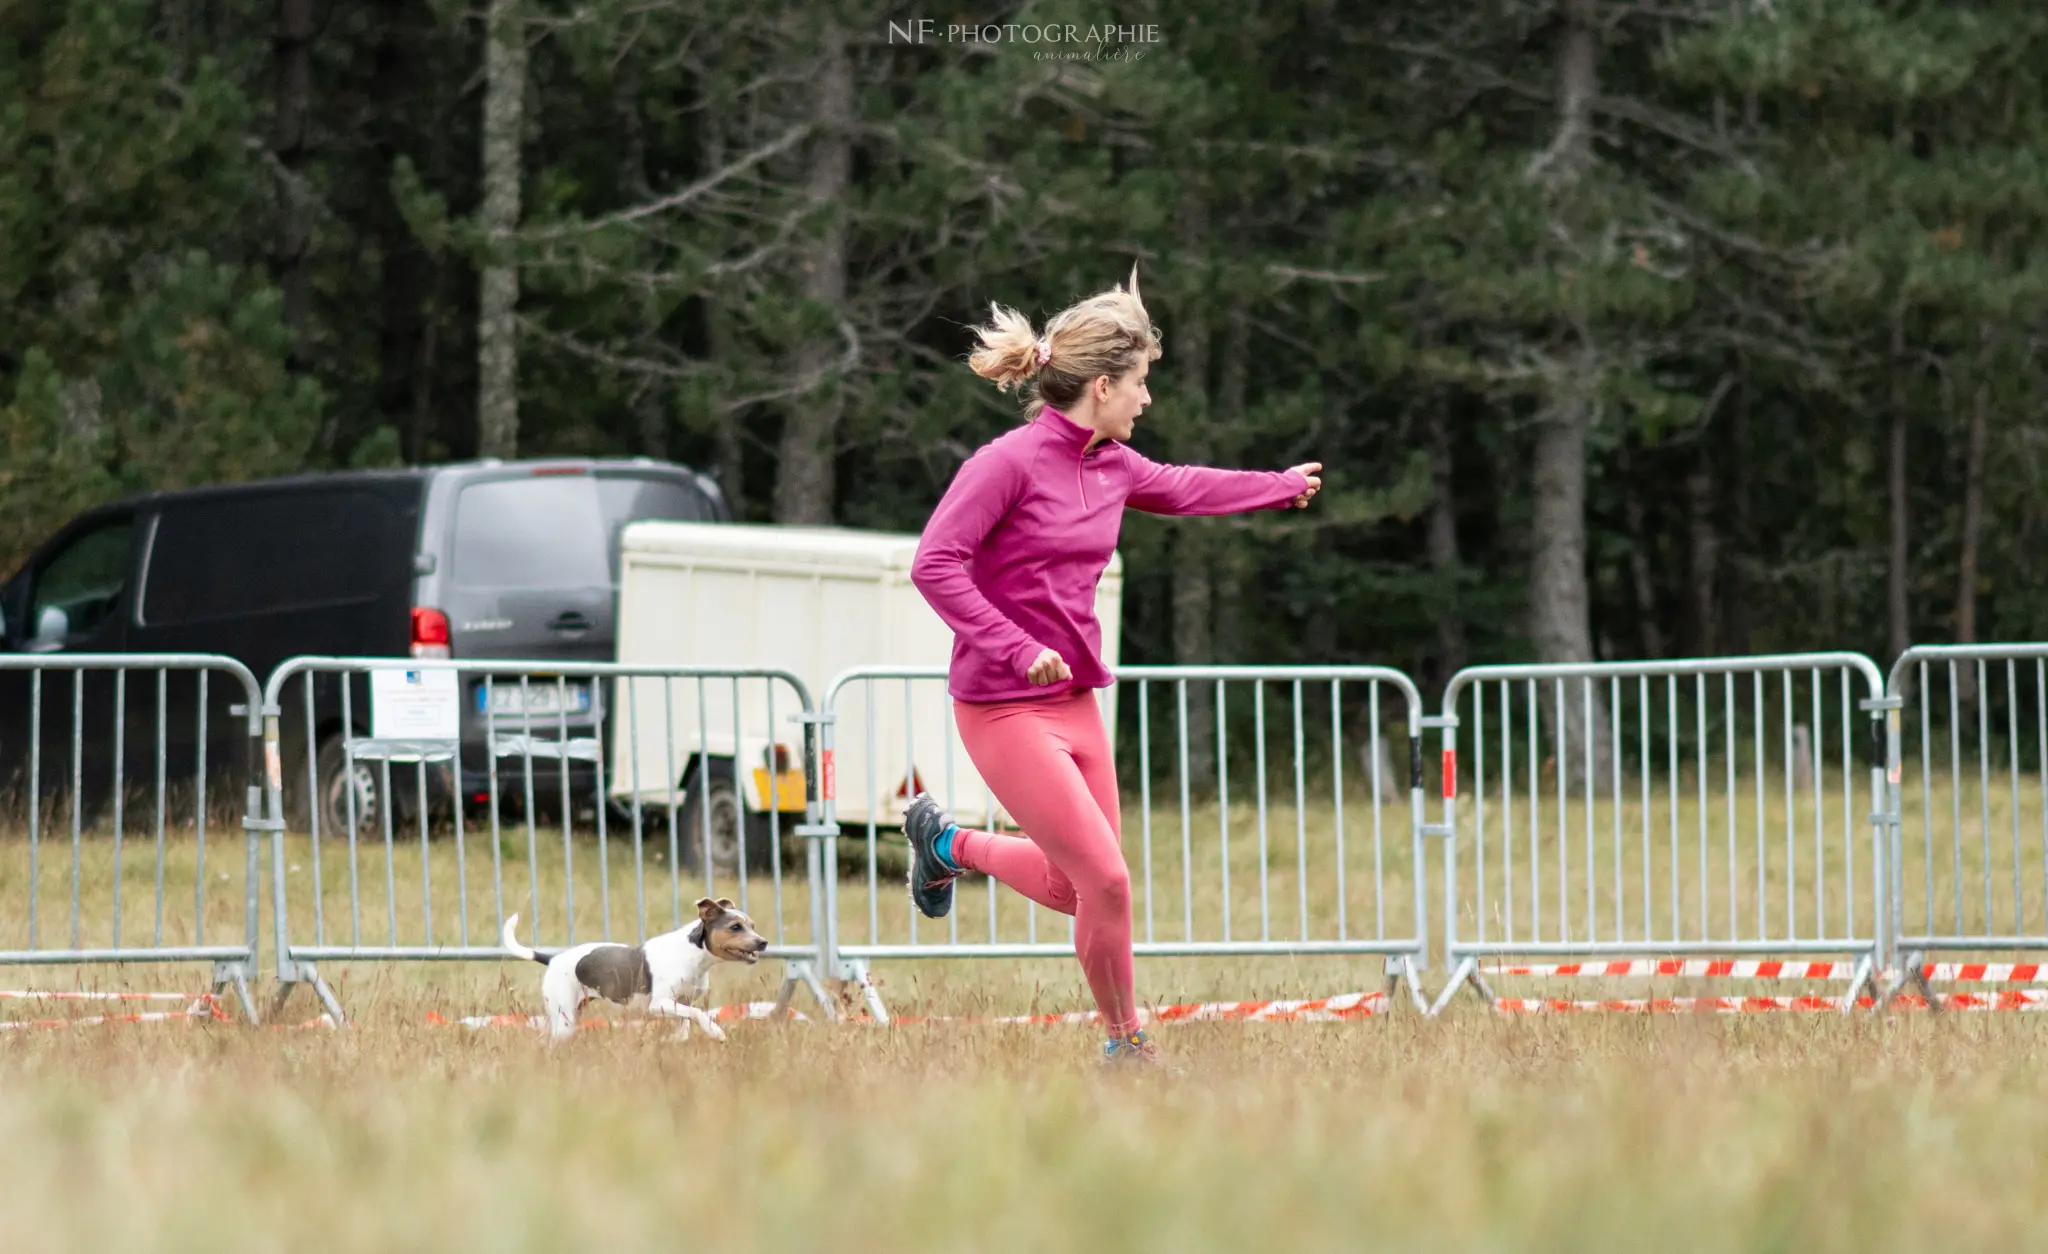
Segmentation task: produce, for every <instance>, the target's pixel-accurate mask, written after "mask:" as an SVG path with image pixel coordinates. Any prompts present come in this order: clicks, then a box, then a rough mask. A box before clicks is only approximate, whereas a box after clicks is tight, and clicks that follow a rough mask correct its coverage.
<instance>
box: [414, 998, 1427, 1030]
mask: <svg viewBox="0 0 2048 1254" xmlns="http://www.w3.org/2000/svg"><path fill="white" fill-rule="evenodd" d="M1386 1008H1387V995H1386V994H1385V993H1383V992H1375V993H1339V994H1337V995H1336V996H1334V997H1314V998H1306V999H1300V1000H1294V1001H1209V1002H1191V1003H1189V1004H1187V1005H1181V1006H1160V1007H1158V1008H1157V1009H1154V1010H1145V1011H1140V1012H1139V1017H1140V1018H1142V1019H1144V1020H1145V1021H1146V1022H1148V1023H1201V1022H1217V1021H1235V1022H1243V1023H1335V1022H1339V1021H1342V1020H1346V1019H1362V1018H1365V1017H1366V1016H1368V1015H1373V1014H1379V1013H1382V1012H1384V1011H1385V1010H1386ZM774 1011H775V1003H774V1002H767V1001H756V1002H746V1003H744V1004H741V1005H736V1006H720V1007H719V1008H718V1009H716V1010H714V1011H712V1012H711V1015H712V1017H713V1018H714V1019H716V1020H718V1022H720V1023H731V1022H733V1021H734V1020H736V1019H766V1018H768V1017H770V1016H771V1015H772V1014H773V1013H774ZM796 1017H797V1018H798V1019H802V1018H804V1016H803V1015H802V1014H798V1015H796ZM1098 1017H1099V1016H1098V1015H1097V1014H1096V1012H1095V1011H1093V1010H1077V1011H1074V1012H1072V1013H1070V1014H1054V1015H1010V1016H1005V1017H1002V1018H995V1019H971V1018H955V1017H953V1016H935V1017H931V1018H916V1017H898V1018H897V1019H895V1020H894V1022H896V1023H1026V1024H1057V1023H1092V1022H1094V1021H1095V1020H1096V1019H1097V1018H1098ZM427 1022H428V1023H430V1024H434V1025H436V1026H446V1025H449V1024H454V1025H456V1026H459V1027H465V1028H528V1027H530V1028H534V1029H540V1028H543V1027H546V1026H547V1021H546V1020H545V1019H544V1018H543V1017H541V1016H540V1015H469V1016H465V1017H463V1018H460V1019H453V1020H450V1019H444V1018H442V1017H441V1016H440V1015H437V1014H429V1015H428V1016H427ZM664 1022H666V1020H660V1019H648V1020H624V1021H620V1020H610V1019H586V1020H584V1022H583V1026H585V1027H620V1026H625V1024H627V1023H650V1024H658V1023H664Z"/></svg>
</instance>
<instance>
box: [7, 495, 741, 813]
mask: <svg viewBox="0 0 2048 1254" xmlns="http://www.w3.org/2000/svg"><path fill="white" fill-rule="evenodd" d="M644 519H668V520H677V521H691V522H704V521H730V520H731V512H730V510H729V508H728V507H727V505H726V502H725V498H724V496H723V494H722V493H720V491H719V490H718V487H717V485H716V484H715V483H713V482H712V481H711V480H710V479H708V478H706V477H704V476H703V475H700V474H697V473H696V472H694V471H691V470H689V469H687V468H685V467H681V466H676V465H672V464H669V463H664V462H656V461H651V460H648V459H645V458H641V459H635V460H630V461H626V460H603V461H593V460H553V461H530V462H500V461H495V460H486V461H480V462H469V463H463V464H458V465H450V466H438V467H427V468H419V469H411V470H397V471H364V472H352V473H344V474H326V475H307V476H300V477H295V478H287V479H271V480H264V481H258V482H252V483H242V484H235V485H232V486H222V487H212V488H201V489H195V490H190V491H180V492H163V493H157V494H155V495H152V496H146V497H142V498H139V499H135V500H130V501H123V502H120V503H118V504H114V505H108V506H105V507H102V508H99V509H95V510H92V511H90V512H88V513H86V514H83V515H81V516H80V517H78V518H77V519H75V520H73V521H72V522H71V523H70V524H69V525H68V526H66V527H65V528H64V529H63V530H62V531H60V532H59V533H58V534H57V535H56V536H55V537H54V538H53V539H51V540H50V541H49V543H47V544H45V545H44V546H43V547H42V549H41V550H39V551H38V552H37V553H36V554H35V556H34V557H32V558H31V559H30V560H29V562H28V563H27V565H25V566H24V567H23V568H22V569H21V571H19V572H18V573H16V574H15V575H14V576H13V577H12V578H11V579H9V580H8V581H7V583H6V584H4V585H0V647H4V648H5V649H6V650H8V651H13V652H33V653H57V654H61V653H219V654H226V655H227V656H229V657H233V658H236V659H238V660H240V661H241V662H242V663H244V664H245V665H247V666H248V667H249V669H250V670H251V671H253V672H254V673H255V676H256V680H257V682H258V683H259V684H260V683H262V682H263V681H264V680H266V679H267V678H268V677H269V675H270V673H271V672H272V671H273V670H274V669H275V668H276V667H277V666H278V664H279V663H281V662H283V661H285V660H286V659H287V658H291V657H296V656H302V655H322V656H333V657H404V656H408V655H409V656H412V657H421V658H439V657H457V658H464V659H470V658H524V659H563V660H577V661H607V660H610V659H611V658H612V656H613V648H614V644H615V628H614V615H615V612H616V608H617V603H618V596H617V589H618V580H619V531H620V529H621V528H622V527H624V526H625V525H626V524H627V523H629V522H636V521H640V520H644ZM77 682H78V683H79V684H80V685H81V687H80V689H79V691H77V692H74V691H73V690H72V688H73V683H74V681H73V679H72V677H71V675H69V674H64V673H59V674H56V675H47V674H46V676H45V678H44V680H43V682H42V692H41V696H40V702H39V704H40V718H39V720H37V721H38V722H39V723H40V726H41V729H42V732H41V739H42V741H43V753H42V764H43V769H42V771H41V772H40V774H41V775H42V776H43V778H44V785H43V789H44V793H45V795H49V794H51V793H53V792H56V791H61V790H64V789H66V788H68V787H69V784H70V779H69V778H68V777H69V776H70V774H71V772H73V771H77V772H78V774H79V777H80V780H81V782H84V783H85V784H86V790H87V791H88V792H91V791H93V790H95V789H96V788H98V787H100V784H99V781H108V783H109V784H110V783H111V780H112V779H113V778H114V772H115V769H116V768H115V762H114V744H115V739H116V736H115V729H114V718H115V712H116V709H117V708H118V710H119V716H120V717H121V718H122V720H123V725H124V729H125V730H124V734H122V735H121V736H120V741H121V744H122V751H121V757H122V762H123V765H122V771H123V774H122V776H121V777H122V778H123V779H125V780H127V781H130V782H131V784H140V783H142V782H144V781H148V782H149V784H150V786H153V785H154V780H155V777H156V774H157V771H158V765H157V762H156V760H155V745H156V728H157V727H159V726H161V727H162V729H163V734H164V737H165V741H166V747H167V758H168V761H167V763H166V766H165V770H166V771H167V773H168V775H169V776H170V777H171V778H173V779H189V778H190V777H192V776H193V775H194V774H195V772H196V767H197V760H198V753H197V749H198V741H199V734H198V730H197V728H198V726H199V717H198V716H199V712H200V711H199V701H200V698H199V693H200V688H199V685H198V683H197V681H196V678H195V677H193V676H190V675H172V676H169V677H167V679H166V681H164V682H162V683H161V684H160V683H159V682H158V681H157V680H156V679H155V678H154V677H153V676H141V675H131V676H129V677H128V679H127V680H126V681H125V682H124V683H123V685H122V690H121V692H120V693H119V699H118V701H117V700H116V694H115V693H114V691H113V684H114V680H113V679H112V678H111V677H110V676H108V675H106V674H104V673H95V674H91V675H88V676H86V677H85V678H84V679H82V680H79V681H77ZM232 687H236V686H235V685H231V684H226V683H222V682H220V680H219V678H218V677H216V678H215V680H214V682H213V684H212V686H211V688H210V690H209V691H208V694H207V696H206V706H207V726H208V730H207V733H206V735H205V741H206V745H207V754H208V759H207V760H208V766H209V769H208V771H207V774H208V775H209V776H211V775H213V774H214V773H215V770H214V768H215V767H216V766H218V767H219V768H220V769H221V770H223V771H231V770H234V769H238V768H239V767H240V766H241V765H243V764H245V763H246V761H247V756H246V755H247V752H248V746H247V744H246V742H245V741H239V740H238V739H237V737H236V723H235V721H234V719H233V716H232V714H231V712H230V710H229V706H230V704H232V703H236V702H239V701H240V700H241V699H242V697H241V694H240V692H239V691H235V692H228V691H226V689H228V688H232ZM339 689H340V684H339V681H338V680H336V679H333V678H331V677H329V678H326V679H322V680H316V683H315V694H314V704H313V709H314V711H315V716H314V718H313V719H312V720H311V722H312V724H313V725H312V727H311V736H312V737H313V742H314V750H315V753H316V755H317V758H318V761H319V782H318V787H317V790H313V791H316V792H317V796H318V797H319V802H320V807H321V822H322V827H323V828H325V829H326V830H329V831H334V832H341V831H344V830H345V829H346V819H345V815H346V813H347V810H346V803H347V793H346V788H345V786H344V781H343V778H342V777H343V775H344V774H345V773H346V769H345V768H346V758H345V756H344V754H343V751H342V739H343V728H342V726H341V700H340V691H339ZM471 689H472V691H469V692H465V694H464V701H463V742H464V744H463V750H464V751H463V754H462V764H463V772H462V779H461V781H460V782H459V784H457V783H456V781H454V780H453V779H452V778H443V779H442V780H441V781H440V787H441V788H444V789H445V788H448V787H451V786H452V787H459V788H460V790H461V792H462V794H463V795H464V796H465V797H466V798H469V799H472V800H474V799H477V798H479V797H481V796H484V795H487V792H488V788H489V783H490V781H489V777H488V775H487V774H485V766H484V763H485V749H484V743H483V740H484V737H483V727H484V723H483V720H484V718H485V717H487V715H486V713H485V712H484V711H482V710H481V709H480V708H479V700H478V698H480V697H481V696H482V695H483V694H482V688H481V680H480V679H479V680H476V681H474V682H473V683H472V684H471ZM528 691H529V692H530V693H531V694H533V695H534V699H535V700H536V703H537V704H538V700H539V699H540V698H543V697H544V698H545V699H546V700H547V701H549V702H550V704H548V705H547V707H546V708H545V709H544V710H543V709H535V710H531V711H526V710H520V709H512V708H510V706H509V705H508V704H507V703H508V701H509V702H511V703H513V704H516V703H517V701H518V700H519V699H520V689H519V686H518V685H517V684H512V685H494V686H493V698H494V700H495V701H496V703H497V705H498V707H499V708H498V709H496V710H495V711H493V712H492V713H491V714H490V715H488V717H495V718H497V719H499V720H500V725H501V726H503V725H504V722H503V720H505V719H507V718H508V717H510V718H513V719H521V718H530V719H532V720H533V721H532V722H531V723H530V724H528V725H530V726H532V727H533V728H534V734H535V735H536V736H537V737H545V736H551V735H555V734H559V731H560V729H561V728H562V727H563V726H564V725H565V724H566V726H567V727H568V729H569V734H570V736H572V737H589V736H592V735H596V734H599V729H600V726H601V723H602V719H603V711H604V709H605V707H606V705H607V704H608V702H607V700H606V697H607V694H606V693H604V692H603V691H601V690H597V691H594V690H593V688H592V685H590V684H588V683H583V682H572V683H569V684H567V685H566V686H565V687H558V686H557V685H555V684H537V685H531V686H530V687H529V689H528ZM564 691H566V693H567V694H568V696H567V705H568V709H567V710H560V709H557V708H556V707H557V705H558V704H560V698H559V696H558V693H560V692H564ZM159 692H161V694H162V698H161V704H162V706H163V707H164V708H163V709H162V710H161V711H159V710H158V708H157V706H158V704H159V696H158V694H159ZM30 694H31V679H30V677H29V675H28V674H27V673H25V672H22V671H8V670H0V780H6V779H14V780H19V779H20V775H21V772H22V771H23V769H24V768H25V767H26V766H27V763H28V760H29V757H28V753H27V751H26V745H27V741H28V739H29V725H30V722H31V717H30V714H31V710H30V707H31V705H32V704H35V703H32V702H31V700H30ZM283 695H284V698H285V700H284V702H283V705H282V711H281V718H282V723H281V727H280V733H281V739H282V741H283V744H282V748H283V750H284V763H285V777H286V781H285V782H286V789H287V799H288V802H289V804H290V806H291V809H292V810H293V811H295V812H296V815H297V816H303V815H304V813H305V811H306V809H307V808H308V803H309V801H310V800H311V798H310V797H309V796H308V792H309V787H308V785H309V783H310V781H309V780H308V778H307V770H306V761H307V758H306V748H307V735H308V727H307V723H308V721H309V720H308V719H307V717H306V706H305V694H304V688H303V686H302V685H300V684H297V683H294V684H293V685H291V690H290V691H288V692H287V693H285V694H283ZM350 696H351V701H350V704H351V716H352V719H353V720H354V721H355V722H356V723H357V724H358V726H357V727H356V729H355V730H356V733H357V734H358V735H361V734H366V728H367V719H368V711H369V701H368V693H367V685H365V684H362V683H360V682H358V683H357V684H355V685H352V688H351V693H350ZM74 710H76V711H78V712H79V713H80V714H82V716H83V721H82V723H80V724H79V725H78V726H77V727H76V728H74V723H75V722H78V720H76V719H74ZM159 718H161V720H162V721H161V723H159V722H158V720H159ZM74 735H75V736H76V740H75V741H74ZM74 743H76V744H77V746H78V750H79V752H78V754H77V757H79V758H80V759H81V761H79V762H77V763H74V762H73V761H72V758H73V756H74V755H73V751H72V750H73V744H74ZM506 762H507V763H509V764H510V765H506V764H501V765H500V767H499V770H500V773H501V783H503V782H504V781H505V779H506V776H505V772H507V771H513V770H517V769H519V767H518V760H517V759H507V760H506ZM594 769H595V768H594V767H592V766H590V765H588V764H584V763H577V764H575V770H574V777H573V779H572V785H573V787H574V790H575V791H576V792H578V793H580V794H582V795H584V796H586V797H587V796H588V795H589V793H590V790H591V787H592V785H593V783H594ZM558 770H559V767H557V771H558ZM355 777H356V778H355V783H356V787H357V798H356V800H357V806H358V809H357V817H358V822H359V823H363V824H371V823H375V822H376V820H377V818H378V817H379V812H380V807H381V805H382V804H383V803H384V802H385V800H386V799H385V798H382V797H381V796H379V795H378V792H379V778H380V777H379V774H378V773H377V772H374V771H371V770H370V769H368V768H367V767H366V766H364V765H363V764H361V763H358V769H357V771H356V772H355ZM405 778H406V779H407V780H408V781H411V779H412V774H411V772H410V771H409V770H408V771H407V772H406V774H405ZM552 782H553V781H552V779H551V780H550V783H552ZM392 790H393V792H395V793H397V792H400V791H401V789H400V788H399V787H398V784H397V777H396V775H395V774H394V779H393V789H392ZM223 792H224V793H225V796H224V797H223V800H224V801H231V802H238V801H239V800H240V798H239V796H238V795H237V794H236V793H235V791H234V790H233V789H224V790H223ZM555 792H556V794H557V795H559V788H558V787H557V788H556V789H555ZM392 800H393V803H394V804H393V808H394V810H395V811H402V810H403V809H404V802H405V800H406V798H405V797H403V796H400V797H397V798H394V799H392Z"/></svg>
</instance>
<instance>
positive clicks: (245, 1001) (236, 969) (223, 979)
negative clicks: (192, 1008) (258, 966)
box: [213, 962, 262, 1028]
mask: <svg viewBox="0 0 2048 1254" xmlns="http://www.w3.org/2000/svg"><path fill="white" fill-rule="evenodd" d="M229 986H233V988H234V990H235V1001H236V1002H237V1003H238V1004H239V1005H240V1006H241V1007H242V1016H243V1017H244V1018H245V1019H247V1020H248V1021H249V1026H250V1027H252V1028H253V1027H255V1026H257V1025H258V1024H259V1023H261V1022H262V1020H260V1019H258V1018H257V1017H256V1002H255V999H254V998H252V997H250V996H249V976H248V973H247V972H245V971H243V970H242V964H241V963H239V962H216V963H215V964H213V991H214V995H215V996H219V994H220V991H221V990H222V989H224V988H227V987H229Z"/></svg>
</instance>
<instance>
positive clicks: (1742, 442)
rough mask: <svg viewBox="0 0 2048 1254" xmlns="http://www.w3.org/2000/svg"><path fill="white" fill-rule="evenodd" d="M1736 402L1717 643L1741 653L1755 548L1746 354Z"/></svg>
mask: <svg viewBox="0 0 2048 1254" xmlns="http://www.w3.org/2000/svg"><path fill="white" fill-rule="evenodd" d="M1734 399H1735V404H1734V408H1733V409H1731V410H1730V411H1729V414H1728V539H1729V543H1731V544H1732V545H1733V546H1734V548H1735V553H1734V555H1733V557H1732V558H1731V559H1730V560H1728V561H1726V562H1724V563H1722V566H1723V568H1724V569H1725V570H1726V572H1727V573H1726V576H1725V578H1726V580H1727V592H1726V601H1725V604H1726V608H1727V615H1726V618H1725V620H1724V622H1725V624H1726V636H1725V638H1724V639H1722V640H1720V641H1718V642H1717V643H1718V644H1719V645H1720V647H1722V648H1724V649H1726V650H1728V651H1729V652H1730V653H1733V654H1737V655H1741V654H1745V653H1748V652H1749V651H1750V645H1749V570H1748V567H1747V563H1748V562H1750V561H1753V560H1755V556H1756V549H1755V544H1754V541H1753V540H1752V538H1751V536H1750V524H1749V404H1750V392H1749V357H1748V356H1747V355H1746V354H1745V355H1743V356H1741V357H1740V358H1738V360H1737V361H1736V363H1735V398H1734Z"/></svg>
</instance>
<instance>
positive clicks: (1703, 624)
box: [1685, 440, 1721, 657]
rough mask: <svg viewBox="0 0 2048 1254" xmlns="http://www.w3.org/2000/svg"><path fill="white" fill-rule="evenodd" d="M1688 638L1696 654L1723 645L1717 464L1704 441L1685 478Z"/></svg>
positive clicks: (1711, 651) (1708, 651) (1709, 651)
mask: <svg viewBox="0 0 2048 1254" xmlns="http://www.w3.org/2000/svg"><path fill="white" fill-rule="evenodd" d="M1685 510H1686V539H1687V543H1686V546H1685V549H1686V561H1685V569H1686V575H1687V601H1688V604H1687V606H1686V620H1687V629H1688V630H1687V637H1688V641H1689V644H1690V652H1691V653H1692V655H1693V656H1694V657H1710V656H1712V655H1713V652H1714V650H1715V649H1716V648H1718V647H1719V646H1720V639H1721V622H1720V598H1719V596H1718V595H1717V590H1718V589H1719V587H1720V579H1721V533H1720V531H1719V529H1718V528H1717V527H1716V526H1715V524H1714V466H1713V458H1712V455H1711V454H1710V452H1709V451H1708V446H1707V444H1706V442H1705V441H1704V440H1702V441H1701V442H1700V447H1699V461H1698V462H1697V464H1695V465H1694V466H1693V468H1692V473H1690V474H1688V475H1687V476H1686V477H1685Z"/></svg>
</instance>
